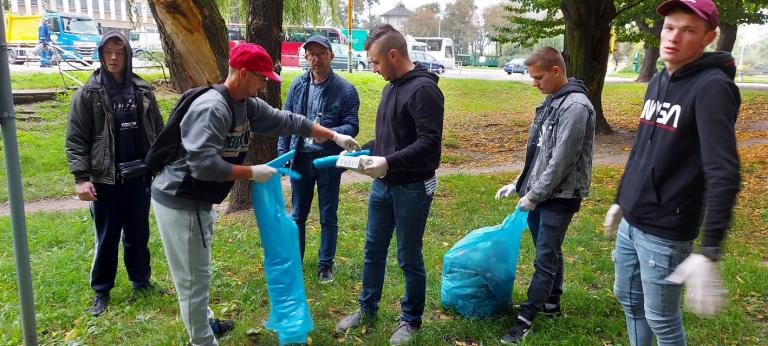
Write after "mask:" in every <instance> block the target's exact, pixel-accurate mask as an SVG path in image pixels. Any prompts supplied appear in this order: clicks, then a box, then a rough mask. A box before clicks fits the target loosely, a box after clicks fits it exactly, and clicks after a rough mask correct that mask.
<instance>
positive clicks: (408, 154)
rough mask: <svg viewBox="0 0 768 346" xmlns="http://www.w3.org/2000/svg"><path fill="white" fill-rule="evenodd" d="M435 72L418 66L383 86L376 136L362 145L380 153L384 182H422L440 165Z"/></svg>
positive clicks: (440, 102)
mask: <svg viewBox="0 0 768 346" xmlns="http://www.w3.org/2000/svg"><path fill="white" fill-rule="evenodd" d="M437 81H438V78H437V75H435V74H434V73H431V72H429V71H427V69H425V68H424V67H422V66H421V65H418V64H417V65H416V67H415V68H414V69H413V70H411V71H410V72H408V73H406V74H405V75H403V76H401V77H400V78H397V79H394V80H392V81H390V82H389V84H387V85H386V86H385V87H384V90H383V91H382V93H381V102H380V103H379V108H378V110H377V111H376V139H375V140H373V141H371V142H369V143H368V144H366V145H365V147H366V148H371V147H372V148H373V150H372V154H373V155H374V156H384V157H385V158H386V159H387V165H388V166H389V170H388V172H387V175H386V176H385V177H384V178H382V180H383V182H384V183H385V184H387V185H390V186H392V185H403V184H408V183H414V182H418V181H424V180H427V179H429V178H432V177H433V176H434V175H435V170H436V169H437V167H438V166H439V165H440V145H441V141H442V135H443V113H444V106H443V105H444V102H445V101H444V99H443V93H442V92H441V91H440V88H438V86H437Z"/></svg>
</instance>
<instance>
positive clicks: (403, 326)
mask: <svg viewBox="0 0 768 346" xmlns="http://www.w3.org/2000/svg"><path fill="white" fill-rule="evenodd" d="M419 329H420V327H417V326H416V325H415V324H412V323H408V322H406V321H400V324H398V325H397V327H396V328H395V331H394V333H393V334H392V337H391V338H389V344H390V345H402V344H404V343H406V342H408V341H410V340H411V338H412V337H413V334H416V332H418V331H419Z"/></svg>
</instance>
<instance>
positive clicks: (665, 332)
mask: <svg viewBox="0 0 768 346" xmlns="http://www.w3.org/2000/svg"><path fill="white" fill-rule="evenodd" d="M691 243H692V242H691V241H675V240H669V239H665V238H661V237H657V236H654V235H650V234H648V233H645V232H643V231H642V230H640V229H638V228H637V227H635V226H632V225H630V224H629V222H627V220H624V219H622V220H621V224H620V225H619V232H618V235H617V236H616V249H615V250H614V253H613V261H614V262H615V266H616V281H615V283H614V286H613V291H614V293H615V294H616V298H617V299H618V300H619V303H621V306H622V308H623V309H624V315H625V316H626V319H627V334H629V342H630V343H631V344H632V345H633V346H645V345H651V344H652V343H653V337H654V336H655V337H656V341H657V343H658V344H659V345H685V344H686V341H685V330H684V329H683V318H682V315H681V313H680V291H681V288H682V286H681V285H676V284H673V283H670V282H668V281H666V280H665V279H666V277H667V276H668V275H669V274H671V273H672V271H674V270H675V268H676V267H677V265H678V264H680V262H682V261H683V260H684V259H685V258H686V257H688V255H689V254H690V253H691Z"/></svg>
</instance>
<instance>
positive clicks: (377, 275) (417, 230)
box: [358, 179, 432, 325]
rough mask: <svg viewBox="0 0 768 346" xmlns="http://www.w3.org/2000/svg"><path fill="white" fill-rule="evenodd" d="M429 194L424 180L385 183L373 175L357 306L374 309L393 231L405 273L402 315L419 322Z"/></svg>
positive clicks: (422, 291) (379, 293) (423, 290)
mask: <svg viewBox="0 0 768 346" xmlns="http://www.w3.org/2000/svg"><path fill="white" fill-rule="evenodd" d="M431 204H432V195H427V192H426V190H425V189H424V183H423V182H416V183H410V184H405V185H399V186H387V185H385V184H384V183H383V182H382V181H381V180H380V179H375V180H374V181H373V185H372V186H371V194H370V198H369V200H368V228H367V230H366V233H365V259H364V261H363V290H362V292H360V297H359V299H358V301H359V303H360V309H361V310H363V311H365V312H369V313H376V311H377V310H378V305H379V301H380V300H381V291H382V288H383V286H384V271H385V267H386V261H387V250H388V249H389V242H390V240H391V239H392V233H393V230H394V233H395V234H396V235H397V263H398V264H399V265H400V268H401V269H402V270H403V273H404V274H405V294H404V295H403V298H402V300H401V301H400V310H401V317H400V318H401V319H402V320H403V321H406V322H410V323H413V324H416V325H420V324H421V315H422V314H423V312H424V299H425V295H426V290H427V287H426V284H427V273H426V271H425V270H424V257H423V255H422V253H421V248H422V238H423V236H424V227H425V226H426V223H427V216H429V207H430V205H431Z"/></svg>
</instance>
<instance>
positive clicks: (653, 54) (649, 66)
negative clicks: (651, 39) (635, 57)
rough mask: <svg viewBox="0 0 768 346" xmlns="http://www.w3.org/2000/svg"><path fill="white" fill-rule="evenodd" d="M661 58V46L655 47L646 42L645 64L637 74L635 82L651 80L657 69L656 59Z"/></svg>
mask: <svg viewBox="0 0 768 346" xmlns="http://www.w3.org/2000/svg"><path fill="white" fill-rule="evenodd" d="M657 60H659V47H653V46H650V45H649V44H647V43H646V44H645V55H644V56H643V65H642V67H640V74H638V75H637V79H636V80H635V82H643V83H647V82H648V81H650V80H651V78H652V77H653V75H654V74H656V72H658V70H656V61H657Z"/></svg>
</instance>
